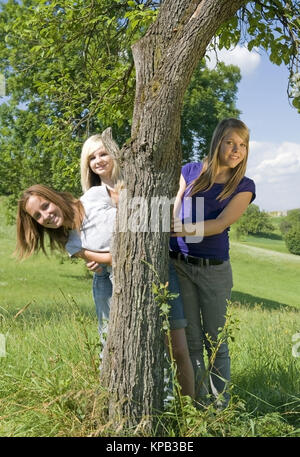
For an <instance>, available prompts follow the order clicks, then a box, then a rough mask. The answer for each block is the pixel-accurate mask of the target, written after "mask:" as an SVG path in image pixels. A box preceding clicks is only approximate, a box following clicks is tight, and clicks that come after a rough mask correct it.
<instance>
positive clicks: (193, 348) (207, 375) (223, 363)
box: [171, 259, 233, 407]
mask: <svg viewBox="0 0 300 457" xmlns="http://www.w3.org/2000/svg"><path fill="white" fill-rule="evenodd" d="M171 262H172V263H173V265H174V267H175V269H176V271H177V276H178V279H179V284H180V291H181V296H182V301H183V307H184V314H185V317H186V319H187V327H186V336H187V342H188V348H189V353H190V357H191V360H192V364H193V368H194V372H195V380H196V400H198V401H199V402H200V403H202V402H204V403H206V402H207V399H208V397H211V399H212V400H213V401H216V402H217V405H218V406H220V407H226V406H227V404H228V401H229V394H228V391H227V390H226V388H227V384H228V382H229V380H230V357H229V350H228V345H227V342H226V341H224V342H223V343H222V344H221V345H220V347H219V348H218V350H217V351H216V348H217V339H218V334H219V332H220V330H219V329H220V328H223V327H224V324H225V315H226V311H227V300H229V299H230V295H231V289H232V286H233V283H232V271H231V265H230V262H229V260H228V261H225V262H223V263H222V264H220V265H206V266H201V265H194V264H189V263H186V262H185V261H182V260H180V259H171ZM207 335H208V338H207ZM204 348H205V349H206V352H207V355H208V358H209V360H210V361H211V356H212V354H213V357H212V359H213V360H212V362H213V363H212V364H211V363H209V367H208V370H207V369H206V367H205V362H204ZM215 351H216V353H215ZM221 394H222V395H221ZM222 397H223V398H222Z"/></svg>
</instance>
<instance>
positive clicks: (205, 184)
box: [190, 118, 249, 200]
mask: <svg viewBox="0 0 300 457" xmlns="http://www.w3.org/2000/svg"><path fill="white" fill-rule="evenodd" d="M230 130H234V131H235V132H236V133H237V134H238V135H239V136H240V137H241V138H243V140H244V141H245V144H246V155H245V157H244V159H243V160H242V161H241V162H240V163H239V164H238V165H237V166H236V167H235V168H234V169H233V172H232V175H231V177H230V178H229V180H228V181H227V183H226V184H225V186H224V189H223V190H222V192H221V193H220V194H219V195H218V197H217V198H218V199H219V200H224V199H225V198H228V197H229V196H230V195H231V194H232V193H233V192H234V191H235V189H236V188H237V186H238V184H239V182H240V181H241V179H242V178H243V177H244V176H245V172H246V167H247V160H248V151H249V129H248V127H247V126H246V124H244V122H242V121H240V120H239V119H235V118H229V119H223V120H222V121H221V122H219V124H218V125H217V127H216V128H215V131H214V133H213V136H212V140H211V144H210V150H209V154H208V156H207V157H206V159H205V160H204V164H203V169H202V171H201V173H200V175H199V176H198V178H196V179H195V180H194V181H193V182H192V183H191V184H190V195H191V196H192V195H194V194H196V193H198V192H200V191H206V190H209V189H210V188H211V187H212V186H213V184H214V183H215V180H216V175H217V171H218V166H219V150H220V145H221V141H222V140H223V138H224V137H225V136H226V135H227V133H228V132H229V131H230Z"/></svg>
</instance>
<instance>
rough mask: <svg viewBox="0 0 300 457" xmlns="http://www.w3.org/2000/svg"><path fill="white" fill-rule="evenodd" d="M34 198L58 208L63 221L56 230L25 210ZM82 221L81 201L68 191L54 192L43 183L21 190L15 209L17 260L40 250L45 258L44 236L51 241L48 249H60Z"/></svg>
mask: <svg viewBox="0 0 300 457" xmlns="http://www.w3.org/2000/svg"><path fill="white" fill-rule="evenodd" d="M33 195H37V196H39V197H42V198H44V199H45V200H48V201H50V202H52V203H54V204H55V205H57V206H58V207H59V208H60V209H61V211H62V213H63V218H64V222H63V225H62V226H61V227H59V228H57V229H53V228H52V229H51V228H47V227H43V226H42V225H41V224H39V223H38V222H37V221H36V220H35V219H33V218H32V217H31V216H30V215H29V214H28V213H27V211H26V204H27V202H28V199H29V198H30V197H31V196H33ZM83 218H84V209H83V205H82V203H81V201H80V200H77V199H76V198H75V197H73V195H71V194H70V193H69V192H57V191H55V190H53V189H50V188H49V187H47V186H44V185H42V184H36V185H34V186H31V187H29V188H28V189H26V190H24V192H23V193H22V195H21V197H20V199H19V201H18V209H17V245H16V250H15V253H14V254H15V255H16V256H17V257H19V258H20V259H22V258H25V257H29V256H30V255H32V254H33V253H35V252H38V251H39V250H40V249H42V251H43V252H44V254H46V255H47V253H46V249H45V233H46V234H48V237H49V240H50V249H51V251H52V250H54V249H59V250H63V249H64V247H65V244H66V242H67V240H68V235H69V230H71V229H79V227H80V225H81V223H82V220H83Z"/></svg>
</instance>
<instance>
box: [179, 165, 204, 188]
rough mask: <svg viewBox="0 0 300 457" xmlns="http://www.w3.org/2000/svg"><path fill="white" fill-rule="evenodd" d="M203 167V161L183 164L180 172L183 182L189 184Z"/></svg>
mask: <svg viewBox="0 0 300 457" xmlns="http://www.w3.org/2000/svg"><path fill="white" fill-rule="evenodd" d="M202 168H203V162H190V163H187V164H185V165H183V167H182V169H181V174H182V176H183V177H184V179H185V182H186V183H187V184H189V183H190V182H192V181H194V179H196V178H198V176H199V175H200V173H201V171H202Z"/></svg>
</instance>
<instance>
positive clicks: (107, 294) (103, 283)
mask: <svg viewBox="0 0 300 457" xmlns="http://www.w3.org/2000/svg"><path fill="white" fill-rule="evenodd" d="M100 266H101V267H102V271H101V272H100V273H94V278H93V299H94V303H95V307H96V314H97V318H98V330H99V333H100V335H101V334H102V332H103V331H104V329H105V328H106V323H107V321H108V319H109V310H110V300H111V296H112V288H113V283H112V269H111V267H110V266H107V265H100Z"/></svg>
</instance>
